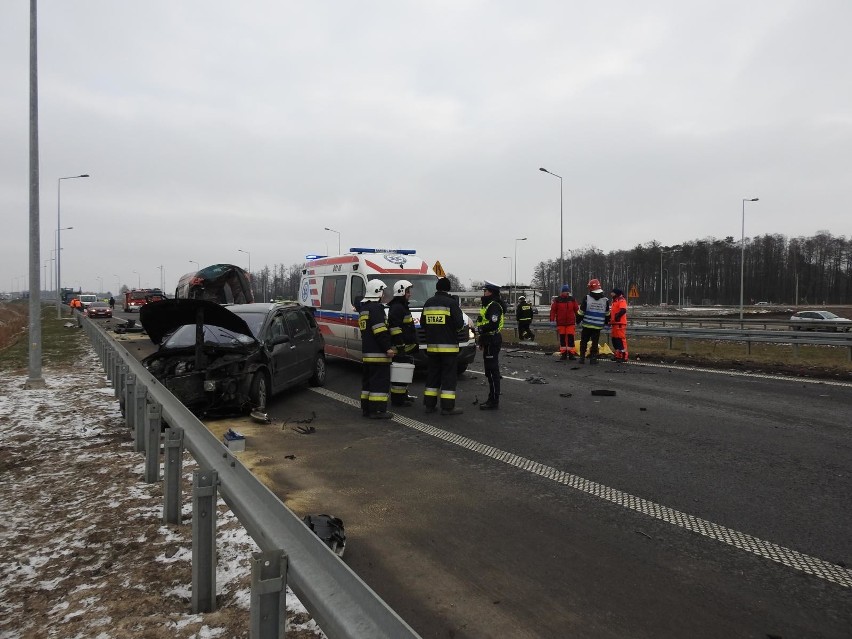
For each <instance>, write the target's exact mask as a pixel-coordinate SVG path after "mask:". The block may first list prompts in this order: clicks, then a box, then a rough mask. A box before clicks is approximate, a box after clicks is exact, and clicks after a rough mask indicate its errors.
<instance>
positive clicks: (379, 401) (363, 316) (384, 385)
mask: <svg viewBox="0 0 852 639" xmlns="http://www.w3.org/2000/svg"><path fill="white" fill-rule="evenodd" d="M384 290H385V283H384V282H382V281H381V280H370V281H369V282H367V292H366V293H365V294H364V298H363V299H362V300H361V302H360V303H359V306H358V328H359V329H360V331H361V362H362V367H363V374H362V378H361V412H362V413H363V415H364V417H370V418H371V419H388V418H390V417H391V416H392V415H391V414H390V413H389V412H387V411H388V399H389V397H390V385H391V381H390V365H391V360H392V359H393V356H394V355H396V350H395V349H394V348H393V345H392V343H391V337H390V331H389V330H388V322H387V319H386V318H385V307H384V305H383V304H382V302H381V299H382V295H383V293H384Z"/></svg>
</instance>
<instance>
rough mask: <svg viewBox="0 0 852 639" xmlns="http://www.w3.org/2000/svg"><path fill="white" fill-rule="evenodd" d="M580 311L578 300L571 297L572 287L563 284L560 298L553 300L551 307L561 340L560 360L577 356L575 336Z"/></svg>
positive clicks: (553, 320)
mask: <svg viewBox="0 0 852 639" xmlns="http://www.w3.org/2000/svg"><path fill="white" fill-rule="evenodd" d="M579 310H580V306H579V305H578V304H577V300H575V299H574V297H573V296H572V295H571V287H570V286H568V285H567V284H563V285H562V291H561V292H560V293H559V297H555V298H553V302H552V303H551V305H550V321H551V322H552V323H553V324H555V325H556V335H557V337H558V338H559V359H562V360H565V359H574V358H575V357H576V356H577V349H576V348H575V345H574V336H575V334H576V330H577V311H579Z"/></svg>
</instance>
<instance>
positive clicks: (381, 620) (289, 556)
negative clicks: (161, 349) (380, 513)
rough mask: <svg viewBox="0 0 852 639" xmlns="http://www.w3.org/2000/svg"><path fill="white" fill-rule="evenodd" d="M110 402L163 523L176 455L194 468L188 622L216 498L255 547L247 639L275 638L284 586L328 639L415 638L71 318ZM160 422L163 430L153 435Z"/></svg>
mask: <svg viewBox="0 0 852 639" xmlns="http://www.w3.org/2000/svg"><path fill="white" fill-rule="evenodd" d="M77 321H78V322H79V324H80V325H81V326H82V327H83V328H84V329H85V331H86V333H87V334H88V336H89V338H90V339H91V341H92V344H93V346H94V348H95V351H96V352H97V354H98V357H99V358H100V360H101V362H102V364H103V366H104V370H105V371H106V373H107V377H108V379H109V380H110V381H111V383H112V385H113V387H114V388H115V394H116V397H117V398H122V399H123V400H124V406H125V415H126V420H127V425H128V427H129V428H131V429H132V431H133V433H134V438H135V449H136V450H137V451H138V452H143V451H144V452H145V456H146V462H145V481H147V482H148V483H155V482H157V481H160V445H161V443H162V444H163V449H164V455H163V469H164V472H163V475H164V477H163V481H164V486H163V488H164V491H163V492H164V502H163V519H164V521H166V522H167V523H175V524H177V523H180V510H181V508H180V504H181V498H182V495H181V481H180V480H181V459H182V453H183V447H184V446H186V448H187V450H189V452H190V453H191V454H192V456H193V458H195V460H196V461H197V462H198V465H199V467H200V470H199V471H196V472H195V473H194V476H193V495H192V501H193V517H192V526H193V534H192V537H193V548H192V608H193V613H197V612H209V611H212V610H215V607H216V586H215V584H216V559H215V558H216V543H215V526H216V517H215V516H210V513H214V512H215V508H216V493H217V492H218V493H219V494H220V495H221V496H222V498H223V499H224V501H225V503H226V504H227V505H228V506H229V507H230V509H231V511H232V512H233V513H234V514H235V515H236V517H237V518H238V519H239V521H240V523H241V524H242V525H243V527H244V528H245V529H246V531H247V532H248V534H249V535H250V536H251V537H252V539H253V540H254V541H255V543H257V545H258V546H259V547H260V549H261V552H260V553H254V554H253V561H252V594H251V637H253V638H255V639H261V638H262V639H271V638H276V639H277V638H279V637H283V636H284V628H285V619H286V609H285V606H284V603H285V602H284V594H285V592H286V586H287V585H289V586H290V587H291V588H292V590H293V592H295V593H296V596H297V597H299V600H300V601H301V602H302V603H303V604H304V606H305V608H307V610H308V611H309V612H310V613H311V615H312V616H313V618H314V620H315V621H316V622H317V623H318V624H319V626H320V628H322V630H323V632H325V634H326V635H327V636H328V637H330V638H331V639H337V638H340V639H355V638H363V639H378V638H382V637H387V638H388V639H405V638H406V637H419V635H418V634H417V633H416V632H415V631H414V630H413V629H412V628H411V627H410V626H409V625H408V624H407V623H406V622H405V621H404V620H403V619H402V618H401V617H400V616H399V615H397V614H396V612H394V611H393V610H392V609H391V608H390V607H389V606H388V605H387V604H386V603H385V602H384V601H383V600H382V599H381V598H380V597H379V596H378V595H377V594H376V593H375V592H373V590H372V589H371V588H370V587H369V586H367V584H365V583H364V582H363V581H362V580H361V579H360V577H358V576H357V575H356V574H355V573H354V572H353V571H352V570H351V569H350V568H349V567H348V566H347V565H346V564H345V563H343V561H342V560H341V559H340V558H339V557H338V556H337V555H336V554H335V553H334V552H332V550H331V549H330V548H328V547H327V546H326V545H325V544H324V543H323V542H322V541H321V540H320V539H319V537H317V536H316V535H315V534H314V533H313V532H312V531H311V530H309V529H308V527H307V526H305V525H304V524H303V523H302V521H301V520H300V519H299V518H298V517H297V516H296V515H295V514H294V513H293V512H292V511H290V510H289V509H288V508H287V507H286V506H285V505H284V503H283V502H281V500H279V499H278V497H276V496H275V495H274V494H273V493H272V492H271V491H270V490H269V489H268V488H267V487H266V486H264V485H263V484H262V483H260V481H258V479H257V478H256V477H254V475H252V474H251V472H249V470H248V469H247V468H245V466H243V465H242V464H241V463H240V461H239V460H238V459H236V458H235V457H234V456H233V455H232V454H231V453H230V452H229V450H228V449H227V448H226V447H225V446H224V445H223V444H222V443H221V442H220V441H219V440H218V439H217V438H216V437H215V436H214V435H213V434H212V433H211V432H210V431H209V430H207V428H206V427H205V426H204V424H202V423H201V422H200V421H199V420H198V418H197V417H196V416H195V415H193V414H192V413H191V412H190V411H189V410H188V409H187V408H186V407H185V406H184V405H183V404H181V403H180V401H178V400H177V398H175V397H174V396H173V395H172V394H171V393H170V392H169V391H168V390H167V389H166V388H165V387H163V386H162V385H161V384H160V383H159V382H158V381H157V380H156V379H155V378H154V377H153V375H151V374H150V373H149V372H148V371H147V370H146V369H145V368H144V367H143V366H142V365H141V364H140V363H139V362H138V361H137V360H136V358H135V357H133V355H131V354H130V353H128V352H127V350H126V349H124V348H123V347H122V346H121V345H120V344H119V343H117V342H116V341H115V340H114V339H113V338H112V337H111V336H110V335H109V334H108V333H106V332H105V331H104V330H103V329H102V328H101V327H100V326H98V325H96V324H95V323H94V322H92V321H90V320H89V319H88V318H85V317H82V316H80V315H79V314H78V317H77ZM161 420H163V421H165V422H166V423H167V424H168V428H166V429H165V433H164V434H161Z"/></svg>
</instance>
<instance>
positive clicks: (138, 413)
mask: <svg viewBox="0 0 852 639" xmlns="http://www.w3.org/2000/svg"><path fill="white" fill-rule="evenodd" d="M135 400H136V401H135V402H134V403H135V404H136V405H135V406H134V407H133V409H132V410H133V411H134V417H133V424H134V431H133V450H134V451H136V452H137V453H141V452H142V451H143V450H145V406H146V403H147V401H148V389H147V388H146V387H145V384H143V383H142V382H141V381H140V380H139V378H138V377H137V378H136V397H135Z"/></svg>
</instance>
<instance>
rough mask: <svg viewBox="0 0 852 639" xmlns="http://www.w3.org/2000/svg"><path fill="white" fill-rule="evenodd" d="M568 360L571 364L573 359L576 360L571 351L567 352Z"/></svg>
mask: <svg viewBox="0 0 852 639" xmlns="http://www.w3.org/2000/svg"><path fill="white" fill-rule="evenodd" d="M568 359H570V360H571V361H572V362H573V361H574V360H575V359H577V355H575V354H574V353H572V352H571V351H568Z"/></svg>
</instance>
